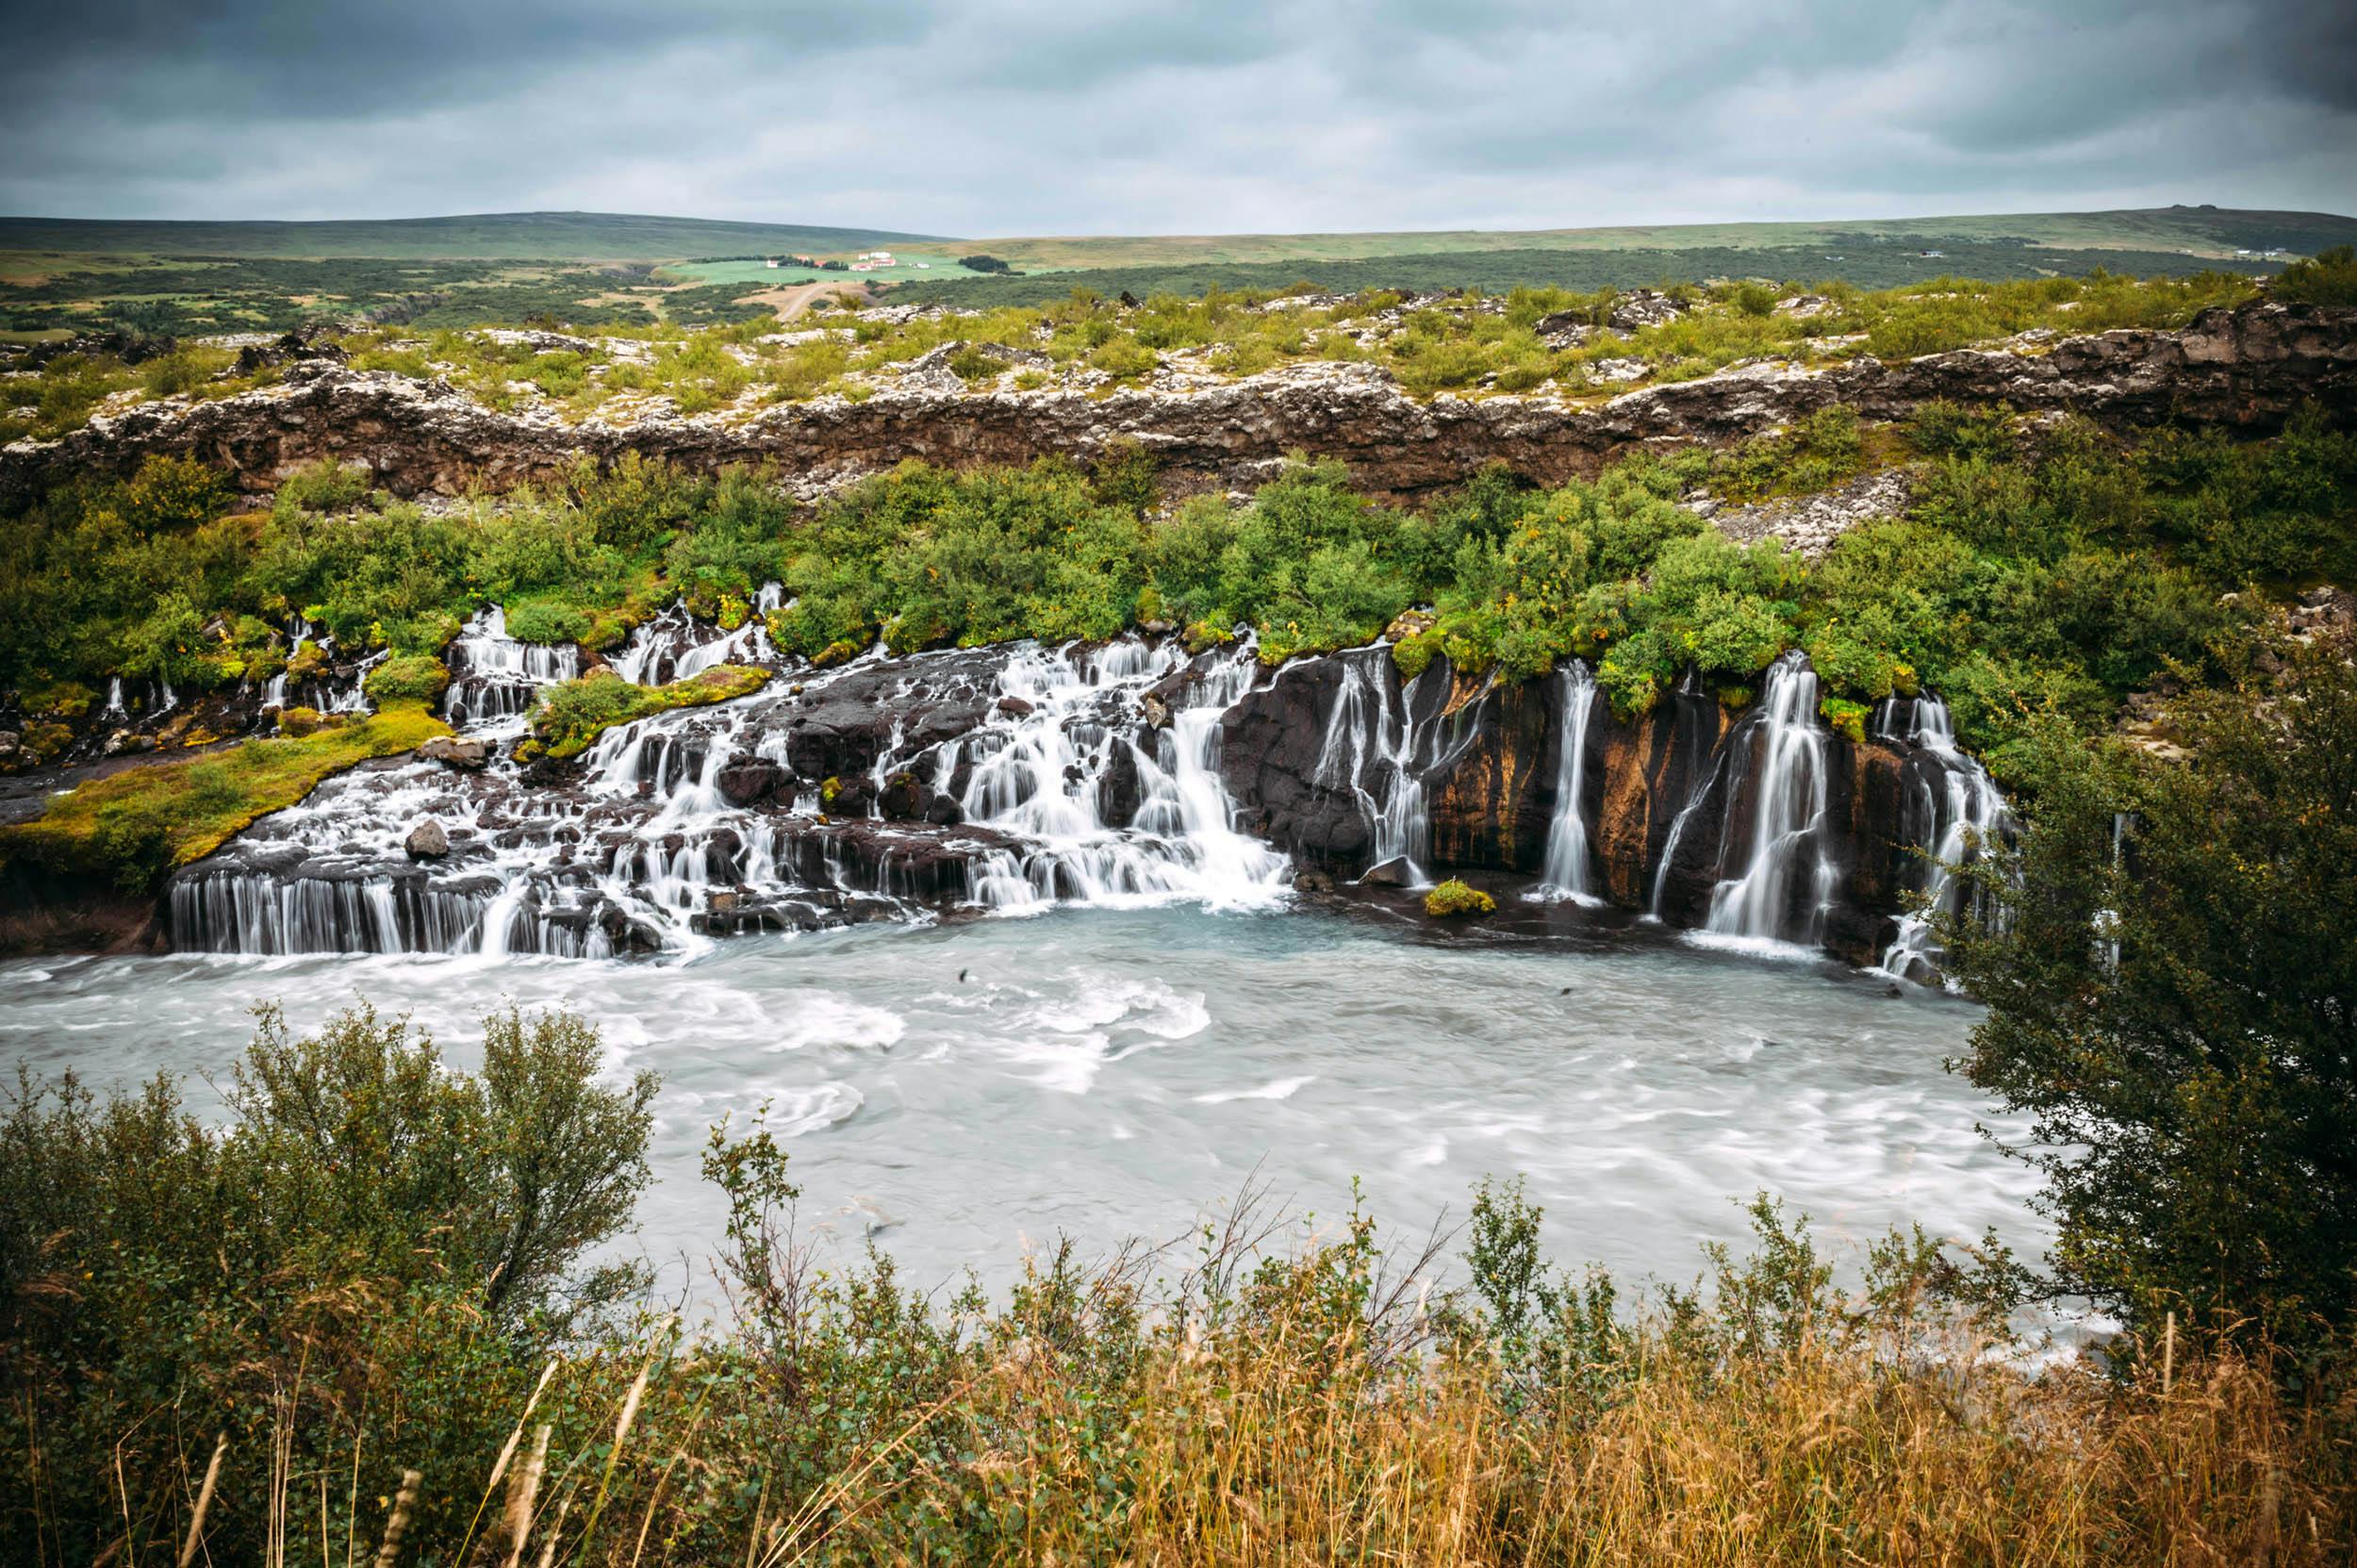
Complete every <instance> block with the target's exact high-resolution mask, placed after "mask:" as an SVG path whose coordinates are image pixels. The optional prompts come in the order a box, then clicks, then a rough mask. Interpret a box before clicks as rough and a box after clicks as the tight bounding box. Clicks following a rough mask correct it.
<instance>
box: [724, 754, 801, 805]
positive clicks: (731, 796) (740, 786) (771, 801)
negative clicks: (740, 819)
mask: <svg viewBox="0 0 2357 1568" xmlns="http://www.w3.org/2000/svg"><path fill="white" fill-rule="evenodd" d="M716 783H717V785H718V787H719V790H720V793H721V795H723V796H724V797H726V798H727V800H728V802H729V803H730V804H731V805H736V806H775V807H777V808H778V809H779V810H781V811H783V810H784V809H786V808H788V807H790V806H792V805H793V804H794V797H795V795H796V794H797V793H798V787H797V786H798V783H799V781H797V780H796V779H795V777H794V775H793V774H791V773H789V772H787V771H786V770H785V769H784V768H783V767H779V766H778V765H777V764H776V763H774V762H771V761H769V760H768V759H767V758H766V757H752V756H735V757H731V758H730V759H729V760H728V763H727V764H726V765H725V766H724V767H721V769H720V774H719V777H718V779H717V781H716Z"/></svg>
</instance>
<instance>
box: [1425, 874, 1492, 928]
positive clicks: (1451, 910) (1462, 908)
mask: <svg viewBox="0 0 2357 1568" xmlns="http://www.w3.org/2000/svg"><path fill="white" fill-rule="evenodd" d="M1497 907H1498V901H1497V900H1495V899H1492V897H1490V895H1489V894H1487V893H1484V892H1482V891H1481V889H1479V888H1477V887H1469V886H1467V885H1466V884H1465V883H1462V882H1460V881H1459V880H1458V879H1457V878H1455V877H1451V878H1449V879H1448V880H1447V881H1446V882H1444V883H1441V884H1440V885H1439V886H1438V887H1435V888H1434V889H1433V890H1432V891H1431V892H1429V893H1426V895H1425V896H1424V912H1425V913H1426V915H1429V916H1432V917H1433V918H1435V919H1439V920H1448V919H1455V918H1458V917H1459V916H1468V915H1493V914H1495V913H1496V912H1497Z"/></svg>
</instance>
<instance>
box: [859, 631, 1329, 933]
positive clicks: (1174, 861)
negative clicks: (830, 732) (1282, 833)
mask: <svg viewBox="0 0 2357 1568" xmlns="http://www.w3.org/2000/svg"><path fill="white" fill-rule="evenodd" d="M1186 663H1187V660H1186V655H1185V654H1184V652H1182V651H1181V650H1179V649H1178V648H1177V647H1176V646H1174V645H1171V644H1168V643H1164V644H1161V645H1153V644H1148V643H1146V642H1143V641H1140V640H1138V639H1136V638H1123V639H1121V640H1120V641H1117V642H1113V643H1109V644H1107V645H1106V646H1105V647H1103V648H1101V649H1099V650H1097V651H1096V652H1094V653H1093V654H1092V653H1084V652H1079V651H1078V650H1074V649H1065V650H1063V651H1062V652H1057V653H1049V652H1047V651H1045V650H1039V649H1025V650H1021V651H1018V652H1016V653H1015V654H1014V656H1013V657H1011V658H1010V659H1009V660H1008V661H1007V664H1006V666H1005V668H1003V669H1002V670H1001V672H1000V674H999V677H998V688H999V691H1000V693H1001V695H1002V699H1012V700H1013V701H1012V703H1010V704H1007V705H1006V706H1002V707H1001V708H999V709H998V710H997V711H998V712H1000V713H1002V714H1004V715H1005V717H1004V718H999V719H996V720H994V721H992V722H990V723H987V724H985V725H984V726H982V727H981V728H980V729H978V730H976V731H974V732H972V733H970V734H966V735H964V736H962V737H960V738H959V739H957V740H955V741H952V742H950V743H948V747H947V748H945V751H948V753H949V754H948V755H945V756H944V757H942V758H941V759H939V762H938V764H937V768H938V771H937V776H938V777H942V778H945V779H947V778H950V777H954V775H955V773H956V771H957V769H958V767H959V764H960V763H961V762H970V764H971V767H970V771H969V773H968V777H967V782H966V784H965V788H964V792H963V794H962V795H961V797H960V799H959V805H960V807H961V809H962V810H963V812H964V817H965V819H966V820H967V821H969V822H972V823H974V824H976V825H978V826H981V827H987V828H991V829H995V830H997V832H1000V833H1004V834H1009V835H1011V836H1013V837H1014V838H1017V839H1019V840H1021V841H1022V842H1023V844H1024V846H1025V847H1024V849H1023V850H1020V851H1013V850H1000V851H994V852H992V853H989V854H986V855H984V856H983V857H981V859H980V860H978V861H977V862H976V863H975V868H974V872H973V892H974V898H975V900H976V901H977V902H980V903H981V904H984V905H986V906H988V907H991V908H995V909H1031V908H1038V907H1041V906H1043V905H1045V904H1047V903H1048V902H1050V901H1052V900H1056V899H1060V898H1061V899H1071V900H1079V901H1080V902H1084V903H1113V902H1121V901H1134V900H1162V899H1170V898H1186V899H1196V900H1202V901H1203V902H1205V903H1207V904H1210V905H1212V906H1213V907H1232V906H1239V905H1244V904H1252V903H1259V902H1265V901H1267V900H1269V899H1271V898H1273V897H1275V896H1276V895H1277V893H1279V892H1280V891H1281V890H1282V888H1283V886H1284V876H1285V871H1286V869H1287V862H1286V860H1285V857H1284V856H1283V855H1281V854H1278V853H1277V851H1275V850H1271V849H1269V848H1268V847H1267V846H1266V845H1262V844H1259V843H1256V842H1254V841H1253V840H1251V839H1248V838H1246V837H1244V835H1243V834H1238V833H1237V832H1236V831H1235V829H1234V827H1233V815H1234V813H1233V807H1232V805H1231V803H1230V802H1229V801H1228V795H1227V791H1226V789H1225V787H1224V786H1223V785H1222V784H1220V781H1219V770H1218V754H1217V739H1218V724H1219V718H1220V715H1221V714H1222V713H1224V712H1226V711H1227V709H1228V706H1230V705H1231V704H1232V703H1233V702H1234V701H1236V700H1237V698H1239V697H1241V696H1242V695H1243V694H1244V691H1245V690H1246V689H1247V688H1248V687H1249V686H1250V685H1251V682H1252V676H1253V658H1252V651H1251V649H1250V647H1249V646H1248V645H1247V646H1246V647H1244V648H1241V649H1238V650H1236V651H1235V652H1231V653H1229V654H1228V655H1226V656H1225V657H1224V658H1222V659H1221V660H1219V661H1218V662H1216V663H1215V664H1214V665H1213V666H1212V667H1211V669H1210V670H1209V671H1208V672H1207V673H1206V674H1205V675H1204V676H1203V677H1202V678H1201V679H1200V680H1198V681H1196V682H1195V683H1194V685H1192V687H1191V688H1189V689H1186V690H1184V691H1182V692H1181V693H1180V695H1179V699H1178V701H1180V703H1181V704H1182V705H1181V706H1179V707H1178V708H1177V709H1175V710H1174V711H1173V713H1172V715H1171V721H1170V726H1169V728H1168V729H1167V730H1165V731H1163V732H1162V733H1161V734H1159V735H1158V736H1156V737H1155V739H1154V741H1153V744H1152V749H1151V750H1150V751H1149V750H1148V749H1147V748H1146V747H1145V746H1141V745H1140V744H1139V743H1138V739H1137V738H1136V735H1137V730H1138V726H1139V720H1140V714H1141V711H1142V709H1143V707H1144V698H1145V695H1146V691H1147V690H1148V689H1149V688H1151V687H1153V686H1156V685H1160V684H1162V682H1164V681H1166V680H1168V679H1169V678H1170V677H1171V676H1173V675H1175V674H1177V673H1178V671H1179V670H1180V669H1182V668H1185V666H1186ZM1010 709H1011V710H1012V711H1010ZM1116 769H1127V770H1130V771H1133V772H1134V774H1135V776H1136V781H1137V801H1138V803H1137V807H1136V810H1135V812H1134V813H1133V814H1132V816H1131V819H1130V821H1129V824H1128V825H1127V826H1126V827H1116V826H1114V825H1113V824H1111V823H1109V822H1108V821H1107V819H1106V814H1105V808H1106V797H1107V793H1108V789H1109V786H1110V785H1112V784H1113V783H1114V774H1115V770H1116ZM880 775H881V770H880Z"/></svg>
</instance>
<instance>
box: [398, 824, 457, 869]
mask: <svg viewBox="0 0 2357 1568" xmlns="http://www.w3.org/2000/svg"><path fill="white" fill-rule="evenodd" d="M402 848H403V849H404V850H407V851H408V853H409V858H410V859H411V860H439V859H441V858H442V857H443V856H444V855H446V854H448V853H450V834H446V833H444V832H443V831H442V824H440V823H439V822H437V821H436V820H434V818H432V817H427V818H426V819H425V820H424V821H422V822H420V823H419V824H418V825H417V826H416V827H414V828H411V829H410V830H409V837H408V839H407V840H406V841H405V842H404V844H403V845H402Z"/></svg>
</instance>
